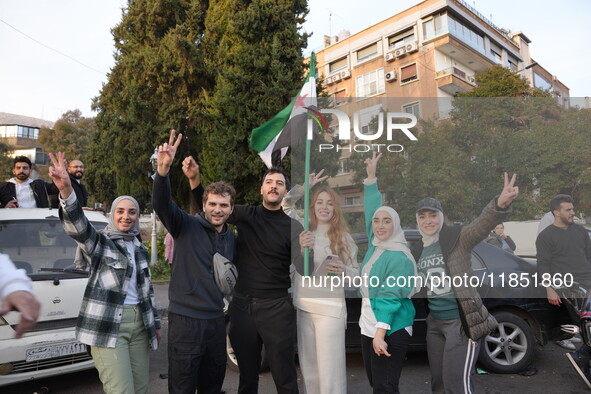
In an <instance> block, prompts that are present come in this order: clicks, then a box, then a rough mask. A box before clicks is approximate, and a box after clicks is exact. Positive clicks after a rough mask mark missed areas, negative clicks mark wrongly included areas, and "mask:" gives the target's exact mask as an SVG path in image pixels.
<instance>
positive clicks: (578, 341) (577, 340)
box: [570, 337, 583, 343]
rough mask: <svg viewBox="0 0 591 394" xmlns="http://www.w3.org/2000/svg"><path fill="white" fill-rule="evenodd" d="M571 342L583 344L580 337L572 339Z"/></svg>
mask: <svg viewBox="0 0 591 394" xmlns="http://www.w3.org/2000/svg"><path fill="white" fill-rule="evenodd" d="M570 341H571V342H572V343H583V340H582V339H581V338H579V337H572V338H570Z"/></svg>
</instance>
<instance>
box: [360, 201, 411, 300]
mask: <svg viewBox="0 0 591 394" xmlns="http://www.w3.org/2000/svg"><path fill="white" fill-rule="evenodd" d="M380 211H384V212H386V213H387V214H388V216H390V218H391V219H392V224H393V226H394V231H393V232H392V235H390V237H389V238H388V239H386V240H383V241H380V240H379V239H377V238H376V237H375V235H374V238H373V240H372V245H373V246H375V248H376V249H375V251H374V254H373V256H372V257H371V259H373V258H374V256H376V257H375V258H376V259H377V257H379V256H380V255H381V254H382V253H383V251H384V250H391V251H397V252H402V253H404V254H405V255H406V257H408V259H409V260H410V261H411V262H412V267H413V269H414V276H415V278H418V272H417V264H416V262H415V259H414V257H413V256H412V253H411V252H410V249H409V248H408V245H407V243H406V238H405V237H404V231H402V228H401V227H400V217H399V216H398V212H396V211H395V210H394V209H393V208H390V207H386V206H382V207H379V208H378V209H377V210H376V211H375V212H374V214H373V217H372V221H373V219H375V217H376V215H377V213H378V212H380ZM415 284H418V280H417V279H415ZM419 290H420V287H418V286H416V285H415V288H414V289H413V290H412V291H411V292H410V294H409V295H408V298H410V297H412V296H413V295H414V294H415V293H416V292H418V291H419Z"/></svg>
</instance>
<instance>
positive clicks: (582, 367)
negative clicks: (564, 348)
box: [566, 352, 591, 389]
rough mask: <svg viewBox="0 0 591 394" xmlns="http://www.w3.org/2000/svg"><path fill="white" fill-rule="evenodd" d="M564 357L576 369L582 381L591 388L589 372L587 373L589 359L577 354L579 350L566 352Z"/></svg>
mask: <svg viewBox="0 0 591 394" xmlns="http://www.w3.org/2000/svg"><path fill="white" fill-rule="evenodd" d="M566 358H568V361H570V363H571V365H572V366H573V368H574V369H575V371H577V373H578V374H579V376H580V377H581V379H583V382H585V384H586V385H587V387H588V388H590V389H591V383H590V381H591V374H590V373H589V359H585V358H583V357H581V356H579V352H569V353H566Z"/></svg>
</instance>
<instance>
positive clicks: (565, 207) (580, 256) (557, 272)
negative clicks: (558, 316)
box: [536, 194, 591, 388]
mask: <svg viewBox="0 0 591 394" xmlns="http://www.w3.org/2000/svg"><path fill="white" fill-rule="evenodd" d="M550 212H552V214H553V215H554V222H553V223H552V224H551V225H549V226H548V227H546V228H545V229H544V230H543V231H542V232H540V234H538V238H537V239H536V250H537V256H536V257H537V260H538V275H539V278H540V281H541V280H542V279H544V278H550V279H547V280H546V281H545V282H542V283H543V284H544V283H547V284H549V286H547V287H546V296H547V298H548V302H549V303H550V304H552V305H554V306H560V305H561V304H562V299H561V297H560V294H558V292H562V291H564V290H565V289H564V288H563V289H560V287H562V286H561V282H564V283H566V282H568V280H569V278H570V280H571V281H572V280H574V281H575V282H577V283H578V285H579V286H580V287H582V288H583V289H585V290H587V291H589V289H591V240H590V239H589V234H587V230H585V228H584V227H583V226H580V225H578V224H576V223H575V222H574V217H575V208H574V205H573V199H572V198H571V196H568V195H566V194H559V195H557V196H556V197H554V198H553V199H552V201H551V202H550ZM553 286H555V287H556V290H558V292H557V291H556V290H555V289H554V287H553ZM564 287H567V286H566V284H565V285H564ZM568 287H570V286H568ZM576 312H580V311H576ZM559 345H561V346H562V344H560V343H559ZM571 346H573V347H574V345H572V344H571ZM566 357H567V358H568V360H569V361H570V362H571V365H572V366H573V368H574V369H575V371H577V373H578V374H579V376H580V377H581V379H583V381H584V382H585V384H586V385H587V387H589V388H591V373H590V368H589V367H590V360H591V348H589V346H587V345H586V344H585V343H583V344H582V345H581V347H580V348H579V350H578V351H572V352H569V353H566Z"/></svg>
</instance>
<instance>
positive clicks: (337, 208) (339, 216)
mask: <svg viewBox="0 0 591 394" xmlns="http://www.w3.org/2000/svg"><path fill="white" fill-rule="evenodd" d="M323 192H324V193H327V194H328V195H329V196H330V199H331V200H332V205H333V207H334V214H333V215H332V218H331V219H330V221H329V224H330V227H329V229H328V232H327V233H326V235H327V236H328V240H329V241H330V250H331V252H332V253H334V254H336V255H337V256H339V259H340V260H341V261H342V262H343V263H345V264H347V262H350V261H351V260H352V258H353V256H351V251H350V250H349V247H348V246H347V239H348V238H350V231H349V226H348V225H347V221H346V220H345V217H344V216H343V211H342V209H341V199H340V198H339V196H338V194H336V193H335V191H334V190H333V189H332V188H330V187H328V186H324V187H321V188H320V189H318V190H316V192H315V193H314V196H313V197H312V203H311V204H310V207H309V208H308V209H309V211H310V230H311V231H314V230H316V228H317V227H318V220H317V218H316V212H315V210H314V208H315V206H316V201H317V200H318V196H320V193H323Z"/></svg>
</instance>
